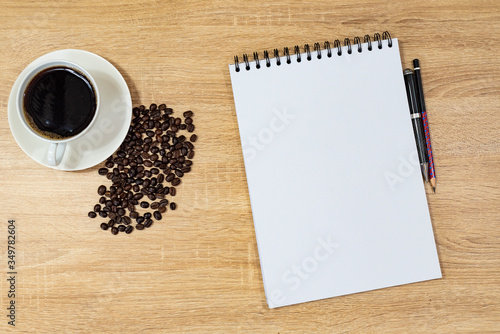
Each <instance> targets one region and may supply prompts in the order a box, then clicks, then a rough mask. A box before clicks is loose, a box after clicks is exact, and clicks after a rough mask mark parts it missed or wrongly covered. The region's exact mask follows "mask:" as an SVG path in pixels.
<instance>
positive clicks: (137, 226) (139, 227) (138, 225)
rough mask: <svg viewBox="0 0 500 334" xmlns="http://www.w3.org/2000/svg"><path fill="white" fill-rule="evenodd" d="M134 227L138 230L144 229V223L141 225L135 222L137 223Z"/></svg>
mask: <svg viewBox="0 0 500 334" xmlns="http://www.w3.org/2000/svg"><path fill="white" fill-rule="evenodd" d="M135 228H136V229H137V230H139V231H140V230H144V225H143V224H137V225H135Z"/></svg>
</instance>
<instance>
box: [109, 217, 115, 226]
mask: <svg viewBox="0 0 500 334" xmlns="http://www.w3.org/2000/svg"><path fill="white" fill-rule="evenodd" d="M115 224H116V221H115V220H114V219H110V220H109V222H108V226H109V227H113V226H115Z"/></svg>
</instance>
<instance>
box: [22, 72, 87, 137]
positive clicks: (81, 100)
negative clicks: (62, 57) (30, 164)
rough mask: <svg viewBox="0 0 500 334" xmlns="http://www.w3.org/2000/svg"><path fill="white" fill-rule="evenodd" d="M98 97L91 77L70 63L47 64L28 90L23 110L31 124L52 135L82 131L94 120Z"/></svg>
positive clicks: (66, 134) (59, 135) (65, 134)
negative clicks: (52, 65)
mask: <svg viewBox="0 0 500 334" xmlns="http://www.w3.org/2000/svg"><path fill="white" fill-rule="evenodd" d="M96 107H97V97H96V93H95V90H94V88H93V86H92V83H91V82H90V80H89V79H88V78H87V77H86V76H85V75H84V74H83V73H81V72H79V71H77V70H75V69H73V68H70V67H66V66H55V67H50V68H46V69H44V70H43V71H41V72H39V73H38V74H36V75H35V76H34V77H33V79H31V81H30V82H29V83H28V86H27V87H26V89H25V91H24V97H23V109H24V110H23V112H24V116H25V119H26V120H27V122H28V124H29V126H30V127H31V128H32V129H33V130H34V131H35V132H36V133H38V134H39V135H41V136H43V137H45V138H48V139H53V140H54V139H55V140H60V139H67V138H71V137H73V136H76V135H78V134H79V133H80V132H82V131H83V130H85V129H86V128H87V127H88V125H89V124H90V123H91V122H92V119H93V118H94V115H95V113H96Z"/></svg>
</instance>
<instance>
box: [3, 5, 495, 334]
mask: <svg viewBox="0 0 500 334" xmlns="http://www.w3.org/2000/svg"><path fill="white" fill-rule="evenodd" d="M0 7H1V8H2V14H1V15H0V37H1V38H0V50H2V56H1V57H0V69H1V70H0V109H1V111H2V112H1V113H0V147H1V158H0V184H1V189H2V191H1V192H0V203H1V204H2V210H1V214H0V245H1V252H0V254H2V257H1V258H0V263H2V265H1V266H0V268H1V269H0V277H1V283H0V301H1V303H0V304H1V309H2V310H3V311H0V316H1V317H0V319H2V320H1V321H0V332H9V331H18V332H23V333H35V332H36V333H63V332H66V333H69V332H82V333H83V332H87V333H114V332H121V333H128V332H130V333H137V332H146V333H159V332H169V333H183V332H201V333H207V332H214V333H248V332H251V333H341V332H368V333H406V332H414V333H419V332H420V333H430V332H434V333H462V332H463V333H465V332H477V333H488V332H498V331H500V305H499V301H500V247H499V241H498V240H499V237H500V228H499V226H500V225H499V224H500V211H499V205H498V203H499V201H500V191H499V190H500V136H499V134H500V110H499V107H498V106H499V105H500V84H499V83H500V81H499V80H498V78H499V77H500V60H499V56H498V55H499V53H500V2H498V1H486V0H484V1H476V0H469V1H449V0H443V1H439V2H438V1H419V2H415V1H401V0H395V1H386V0H384V1H367V0H357V1H350V2H345V1H337V0H335V1H331V0H330V1H321V0H315V1H310V0H306V1H298V0H297V1H288V2H268V1H260V0H256V1H222V0H214V1H211V2H208V1H200V0H184V1H159V0H156V1H154V0H152V1H146V0H139V1H125V0H110V1H80V2H70V1H29V2H26V1H14V0H0ZM384 30H388V31H390V32H391V34H392V36H393V37H397V38H398V39H399V41H400V48H401V55H402V60H403V66H405V67H406V66H408V67H409V66H411V60H412V59H413V58H416V57H418V58H420V61H421V64H422V77H423V80H424V90H425V94H426V103H427V109H428V116H429V123H430V129H431V136H432V144H433V148H434V156H435V163H436V172H437V176H438V184H437V193H436V194H432V193H431V192H429V189H427V191H428V192H427V198H428V202H429V208H430V212H431V217H432V223H433V227H434V231H435V238H436V242H437V246H438V252H439V258H440V263H441V267H442V271H443V279H440V280H434V281H428V282H422V283H416V284H411V285H406V286H400V287H394V288H388V289H382V290H377V291H371V292H366V293H359V294H355V295H349V296H344V297H338V298H332V299H327V300H322V301H317V302H311V303H306V304H300V305H296V306H290V307H284V308H279V309H274V310H270V309H268V307H267V305H266V302H265V297H264V289H263V285H262V277H261V272H260V267H259V259H258V254H257V246H256V241H255V235H254V228H253V223H252V216H251V211H250V202H249V197H248V190H247V185H246V178H245V171H244V167H243V158H242V151H241V146H240V140H239V134H238V127H237V122H236V113H235V109H234V103H233V96H232V92H231V83H230V79H229V71H228V64H229V63H232V62H233V55H235V54H239V55H241V54H243V53H250V52H253V51H259V52H262V51H263V50H266V49H267V50H272V49H273V48H275V47H280V48H281V47H284V46H288V47H292V46H294V45H295V44H304V43H309V44H313V43H314V42H316V41H324V40H329V41H333V40H334V39H336V38H339V39H341V38H344V37H351V38H352V37H354V36H357V35H359V36H362V35H364V34H367V33H368V34H373V33H374V32H382V31H384ZM65 48H76V49H84V50H88V51H91V52H94V53H97V54H99V55H101V56H103V57H104V58H106V59H108V60H109V61H111V62H112V63H113V64H114V65H115V66H116V67H117V68H118V69H119V70H120V71H121V72H122V74H123V75H124V77H125V79H126V81H127V83H128V85H129V87H130V89H131V93H132V98H133V104H134V105H139V104H141V103H144V104H149V103H151V102H156V103H167V104H168V105H169V106H171V107H173V108H174V110H175V111H176V112H182V111H184V110H187V109H191V110H193V111H194V112H195V122H196V125H197V134H198V135H199V141H198V142H197V145H196V152H197V153H196V154H197V155H196V158H195V164H194V168H193V172H192V173H190V174H188V175H187V176H186V177H185V178H184V180H183V181H184V182H183V184H182V186H180V187H179V189H178V190H179V191H178V194H177V198H176V200H177V203H178V204H179V209H178V210H177V211H174V212H168V214H166V215H165V216H164V217H165V218H164V221H163V222H162V223H161V224H160V223H157V224H156V225H154V226H153V227H152V228H151V229H149V230H147V231H142V233H135V232H134V233H133V234H131V235H128V236H125V235H120V236H117V237H114V236H112V235H111V234H110V233H104V232H102V231H100V230H99V229H98V222H97V221H95V220H94V221H91V220H90V219H88V218H87V212H88V211H89V210H90V209H91V208H92V206H93V204H94V203H95V202H96V201H97V199H98V196H97V194H96V189H97V187H98V186H99V184H100V183H101V181H102V178H101V177H99V176H98V175H97V169H98V166H96V167H94V168H91V169H88V170H84V171H80V172H60V171H55V170H52V169H49V168H45V167H43V166H41V165H39V164H37V163H36V162H34V161H33V160H31V159H30V158H29V157H28V156H26V155H25V154H24V153H23V151H22V150H21V149H20V148H19V147H18V146H17V144H16V142H15V141H14V138H13V136H12V135H11V133H10V130H9V126H8V121H7V101H8V96H9V93H10V89H11V87H12V85H13V83H14V81H15V79H16V77H17V76H18V75H19V73H20V72H21V71H22V69H23V68H24V67H25V66H26V65H28V64H29V63H30V62H31V61H33V60H34V59H36V58H37V57H39V56H41V55H43V54H45V53H48V52H51V51H54V50H58V49H65ZM8 219H16V222H17V226H18V230H17V235H18V243H17V249H18V251H17V261H18V272H19V274H18V282H17V298H16V300H17V321H16V323H17V326H16V328H15V329H13V328H10V326H8V325H7V318H6V316H5V315H6V313H7V312H6V307H7V303H8V298H7V290H8V286H7V282H6V272H7V269H6V261H7V254H6V240H7V220H8Z"/></svg>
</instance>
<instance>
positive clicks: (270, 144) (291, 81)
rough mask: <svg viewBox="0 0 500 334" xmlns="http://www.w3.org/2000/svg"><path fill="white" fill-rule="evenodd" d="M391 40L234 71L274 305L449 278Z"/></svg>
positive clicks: (261, 248) (253, 201) (254, 210)
mask: <svg viewBox="0 0 500 334" xmlns="http://www.w3.org/2000/svg"><path fill="white" fill-rule="evenodd" d="M392 42H393V45H392V47H389V46H388V42H387V40H384V41H383V47H382V49H378V48H377V44H376V43H373V50H372V51H368V50H367V45H366V44H362V50H363V51H362V52H361V53H358V51H357V45H354V46H353V47H352V54H348V53H347V48H345V47H344V48H343V49H342V50H343V52H342V55H341V56H338V55H337V53H336V51H337V49H332V53H333V55H332V57H327V55H326V51H325V50H322V52H321V55H322V58H321V59H317V58H316V56H317V54H316V52H311V56H312V59H311V60H310V61H308V60H307V59H306V54H302V55H301V60H302V61H301V62H300V63H299V62H297V61H296V56H295V55H291V61H292V62H291V64H287V63H286V58H285V57H281V65H280V66H277V65H276V60H275V58H271V60H270V61H271V64H270V65H271V66H270V67H267V66H266V64H265V61H263V60H261V61H260V65H261V67H260V69H257V68H256V63H255V62H250V63H249V66H250V70H248V71H247V70H246V69H245V63H240V71H239V72H236V70H235V66H234V65H230V66H229V69H230V74H231V81H232V87H233V94H234V101H235V105H236V113H237V118H238V125H239V131H240V136H241V143H242V148H243V154H244V161H245V169H246V175H247V182H248V189H249V193H250V201H251V206H252V213H253V220H254V225H255V233H256V236H257V244H258V249H259V258H260V264H261V268H262V276H263V280H264V289H265V293H266V299H267V303H268V305H269V307H271V308H274V307H279V306H285V305H290V304H296V303H301V302H306V301H312V300H317V299H322V298H328V297H333V296H339V295H345V294H350V293H356V292H361V291H367V290H373V289H379V288H384V287H389V286H395V285H401V284H406V283H412V282H418V281H423V280H429V279H435V278H440V277H441V270H440V267H439V261H438V257H437V252H436V245H435V242H434V235H433V231H432V225H431V220H430V216H429V211H428V206H427V200H426V196H425V190H424V184H423V180H422V176H421V172H420V168H419V163H418V158H417V151H416V145H415V139H414V135H413V129H412V125H411V121H410V112H409V108H408V102H407V98H406V91H405V85H404V79H403V72H402V68H401V59H400V55H399V46H398V41H397V40H396V39H393V40H392Z"/></svg>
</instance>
